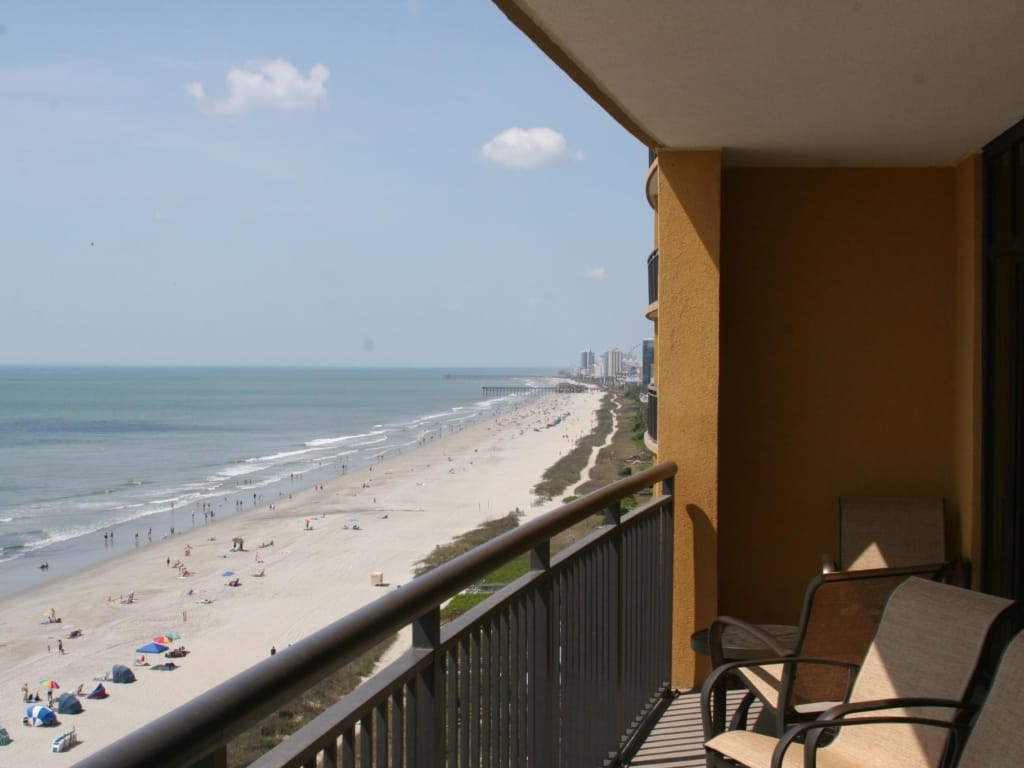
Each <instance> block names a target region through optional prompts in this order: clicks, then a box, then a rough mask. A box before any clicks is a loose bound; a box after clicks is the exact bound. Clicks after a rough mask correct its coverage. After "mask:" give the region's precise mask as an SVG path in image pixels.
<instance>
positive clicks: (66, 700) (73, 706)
mask: <svg viewBox="0 0 1024 768" xmlns="http://www.w3.org/2000/svg"><path fill="white" fill-rule="evenodd" d="M81 712H82V702H80V701H79V700H78V697H77V696H75V694H73V693H62V694H61V695H60V698H59V699H57V714H59V715H78V714H81Z"/></svg>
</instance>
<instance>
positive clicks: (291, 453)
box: [245, 448, 312, 464]
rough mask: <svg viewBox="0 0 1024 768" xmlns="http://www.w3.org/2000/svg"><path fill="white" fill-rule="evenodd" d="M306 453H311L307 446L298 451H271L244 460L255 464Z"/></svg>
mask: <svg viewBox="0 0 1024 768" xmlns="http://www.w3.org/2000/svg"><path fill="white" fill-rule="evenodd" d="M308 453H312V451H311V450H310V449H308V448H305V449H302V450H298V451H281V452H280V453H272V454H270V455H269V456H260V457H258V458H255V459H246V460H245V461H246V463H248V464H255V463H257V462H277V461H281V460H282V459H291V458H295V457H297V456H305V455H306V454H308Z"/></svg>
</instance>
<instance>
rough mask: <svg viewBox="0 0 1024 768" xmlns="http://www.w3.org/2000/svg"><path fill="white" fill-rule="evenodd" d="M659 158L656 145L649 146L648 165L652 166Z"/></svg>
mask: <svg viewBox="0 0 1024 768" xmlns="http://www.w3.org/2000/svg"><path fill="white" fill-rule="evenodd" d="M657 159H658V150H656V149H655V148H654V147H648V148H647V167H648V168H650V167H651V166H652V165H654V161H655V160H657Z"/></svg>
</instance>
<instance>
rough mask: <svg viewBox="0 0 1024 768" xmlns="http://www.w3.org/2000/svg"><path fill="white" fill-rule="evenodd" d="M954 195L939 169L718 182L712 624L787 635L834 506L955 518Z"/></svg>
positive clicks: (833, 528) (947, 175)
mask: <svg viewBox="0 0 1024 768" xmlns="http://www.w3.org/2000/svg"><path fill="white" fill-rule="evenodd" d="M956 192H957V175H956V173H955V171H954V169H952V168H917V169H911V168H878V169H865V168H859V169H850V168H847V169H843V168H832V169H729V170H726V171H725V172H724V173H723V177H722V186H721V200H722V230H721V254H722V256H721V264H722V270H721V390H720V443H719V462H720V464H719V489H720V492H719V499H718V501H719V504H718V511H719V512H718V545H719V546H718V572H719V582H718V591H719V592H718V598H719V608H720V610H721V612H722V613H727V614H733V615H739V616H743V617H744V618H747V619H750V620H753V621H789V622H795V621H796V619H797V617H798V611H799V607H800V603H801V598H802V596H803V593H804V590H805V587H806V585H807V583H808V581H809V580H810V578H811V577H812V576H813V575H814V574H815V573H816V572H817V571H819V570H820V565H821V556H822V554H823V553H825V552H831V553H833V554H835V553H836V548H837V540H838V515H837V500H838V498H839V496H840V495H923V496H945V497H946V498H948V499H949V500H950V501H951V506H952V507H953V508H954V510H956V509H958V508H959V506H960V500H959V494H960V492H961V491H960V489H959V488H958V484H957V482H956V481H955V471H954V467H955V463H956V462H955V457H954V454H955V447H954V440H955V438H956V436H957V429H956V419H955V408H954V393H955V381H954V379H955V370H954V368H955V364H956V362H957V356H956V349H957V345H956V334H957V328H956V322H957V320H956V312H955V305H956V301H957V294H956V290H955V279H956V269H957V255H958V247H957V242H958V241H957V237H956V232H957V227H956V217H955V215H954V213H955V210H956V204H957V195H956ZM662 215H663V216H664V212H662ZM661 290H662V291H665V287H664V284H663V287H662V288H661ZM663 295H664V294H663ZM661 306H662V312H663V314H664V312H665V309H666V300H663V301H662V302H661ZM662 354H664V353H662ZM662 364H663V365H664V357H663V358H662ZM665 378H666V377H664V376H662V378H661V380H660V381H659V386H664V384H665ZM669 420H670V421H671V418H669ZM671 431H672V428H671V427H670V426H669V425H668V424H666V423H665V422H664V421H662V420H661V418H659V433H660V434H665V433H670V432H671ZM660 434H659V436H660ZM659 446H660V442H659ZM691 460H692V457H690V456H682V457H680V460H679V464H680V467H681V477H680V481H679V483H678V485H679V486H682V487H685V486H686V484H687V476H688V472H689V466H690V465H689V462H690V461H691ZM682 557H684V558H685V555H683V556H682ZM698 589H702V587H700V586H699V585H698Z"/></svg>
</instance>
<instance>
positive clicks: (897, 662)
mask: <svg viewBox="0 0 1024 768" xmlns="http://www.w3.org/2000/svg"><path fill="white" fill-rule="evenodd" d="M1012 605H1013V601H1011V600H1007V599H1005V598H1001V597H994V596H992V595H986V594H982V593H980V592H972V591H970V590H966V589H962V588H960V587H955V586H951V585H948V584H941V583H937V582H933V581H928V580H925V579H921V578H910V579H907V580H906V581H904V582H903V583H902V584H900V585H899V586H898V587H896V589H895V590H893V592H892V595H891V596H890V597H889V600H888V602H887V603H886V606H885V610H884V611H883V613H882V618H881V621H880V622H879V624H878V630H877V632H876V633H875V637H874V638H873V639H872V641H871V644H870V646H869V647H868V651H867V654H866V655H865V657H864V661H863V663H862V664H861V665H860V668H859V669H858V670H857V672H856V676H855V678H854V681H853V686H852V688H851V690H850V693H849V696H848V697H847V700H846V702H845V703H844V704H841V705H839V706H837V707H833V708H831V709H830V710H828V711H827V712H825V713H823V715H822V716H821V719H825V718H832V719H835V718H843V717H849V716H852V717H857V713H858V712H861V711H870V710H871V709H874V708H877V707H878V706H880V704H879V703H880V702H881V704H882V705H885V704H887V703H888V704H889V705H890V706H891V702H889V700H892V699H911V700H924V699H928V700H938V699H942V700H945V701H947V702H949V701H953V702H964V701H966V700H967V699H968V697H969V695H970V694H971V692H972V689H973V686H974V684H975V682H976V672H977V668H978V663H979V659H980V658H981V656H982V653H983V652H984V650H985V649H986V645H987V643H988V638H989V635H990V633H991V630H992V628H993V625H994V624H995V623H996V621H997V620H998V619H999V618H1000V617H1002V616H1003V615H1004V614H1006V613H1007V612H1008V611H1009V609H1010V607H1011V606H1012ZM780 661H781V663H784V664H787V665H788V664H822V665H834V666H840V667H845V668H852V665H849V664H844V663H841V662H837V661H835V660H832V659H817V660H816V659H802V658H799V657H793V658H787V659H782V660H780ZM743 663H744V662H737V663H736V664H735V665H728V666H738V665H739V664H743ZM706 691H707V687H705V692H706ZM890 714H893V715H901V716H902V715H910V716H914V715H916V716H926V717H929V718H934V719H938V720H953V719H955V710H949V709H936V708H931V709H929V708H927V707H922V706H912V705H905V706H904V707H903V708H897V709H893V710H892V711H891V713H890ZM819 726H820V724H819V723H818V722H817V721H816V722H815V723H812V724H807V723H804V724H798V725H795V726H793V729H794V730H799V729H804V730H806V729H808V728H814V727H819ZM789 734H790V732H787V735H786V736H785V737H783V740H782V741H780V739H778V738H777V737H774V736H767V735H763V734H759V733H754V732H752V731H748V730H735V731H727V732H726V733H722V734H719V735H717V736H715V737H714V738H712V739H710V740H709V741H707V742H706V743H705V749H706V752H707V764H708V766H747V767H748V768H802V767H803V766H804V760H803V757H804V756H803V754H802V753H801V751H800V750H798V749H789V750H788V751H784V752H780V753H779V754H776V747H778V746H779V745H780V743H787V742H785V739H788V738H789ZM947 736H948V734H947V733H945V732H942V731H939V730H938V729H935V728H930V727H928V726H925V725H922V724H911V723H907V724H903V725H899V726H893V725H879V726H878V727H877V728H870V727H868V726H864V727H859V728H848V729H842V730H840V731H839V733H838V734H837V735H836V736H835V737H834V738H833V739H832V741H831V742H830V743H828V744H827V745H825V746H823V747H821V748H820V749H818V750H817V753H816V761H817V765H818V766H821V768H840V767H841V768H852V767H853V766H865V767H867V766H870V768H935V766H938V765H940V761H941V759H942V757H943V754H944V751H945V748H946V742H947Z"/></svg>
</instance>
